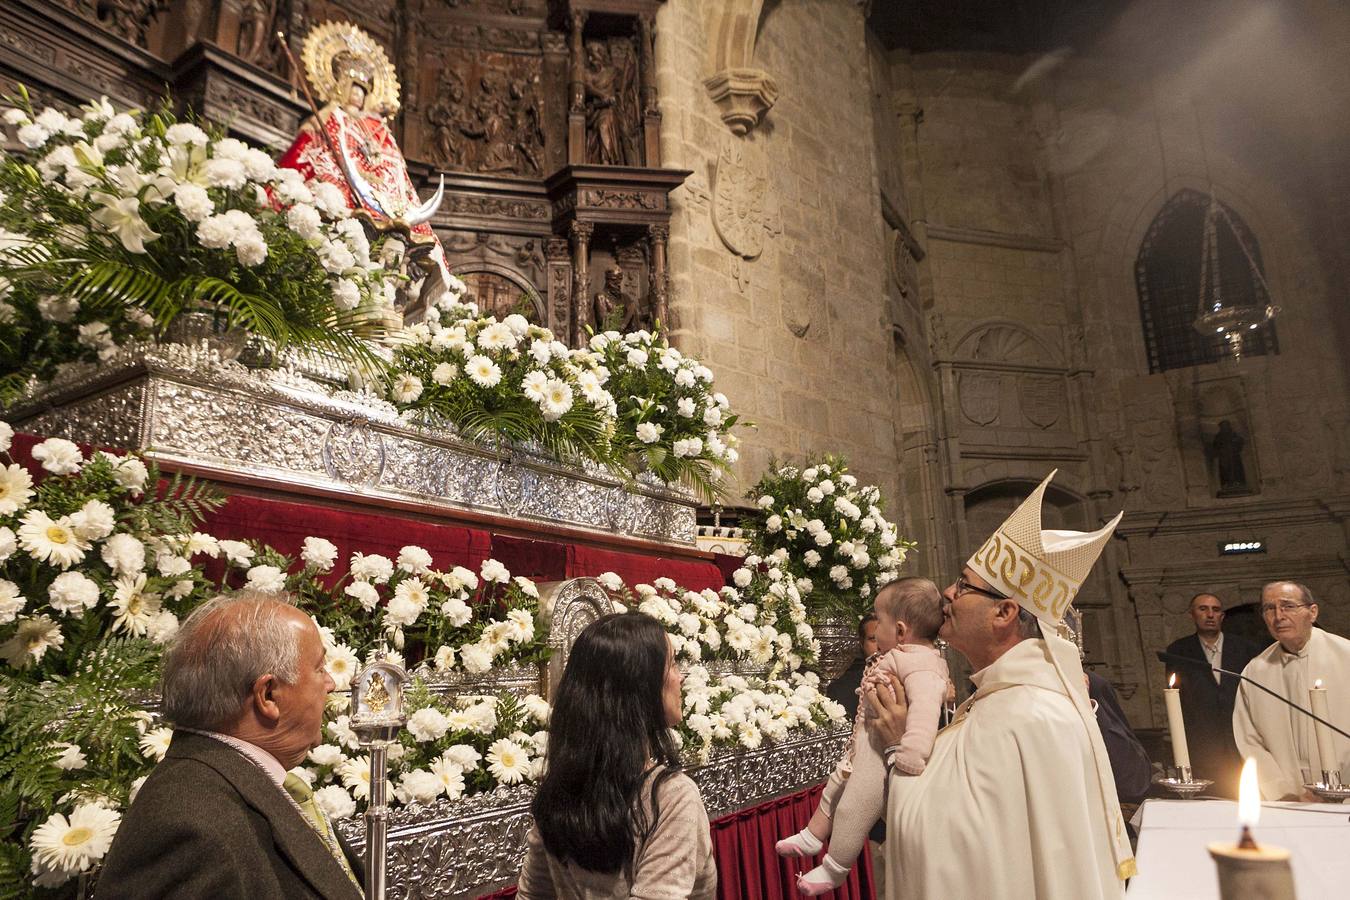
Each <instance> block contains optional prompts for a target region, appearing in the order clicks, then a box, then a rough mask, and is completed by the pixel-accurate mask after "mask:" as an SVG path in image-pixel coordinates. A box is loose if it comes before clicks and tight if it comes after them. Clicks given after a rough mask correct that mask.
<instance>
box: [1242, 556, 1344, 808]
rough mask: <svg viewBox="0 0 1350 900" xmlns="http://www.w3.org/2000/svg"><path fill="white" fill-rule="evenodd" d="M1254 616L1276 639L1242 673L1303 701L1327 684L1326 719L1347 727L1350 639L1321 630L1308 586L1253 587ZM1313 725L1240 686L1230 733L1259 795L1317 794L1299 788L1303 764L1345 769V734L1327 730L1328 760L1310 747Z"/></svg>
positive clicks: (1312, 770)
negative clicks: (1248, 761)
mask: <svg viewBox="0 0 1350 900" xmlns="http://www.w3.org/2000/svg"><path fill="white" fill-rule="evenodd" d="M1261 616H1262V618H1264V619H1265V622H1266V627H1267V628H1269V629H1270V636H1271V637H1273V638H1274V639H1275V641H1276V643H1274V644H1272V645H1271V646H1270V647H1269V648H1268V649H1267V650H1266V651H1265V652H1264V653H1262V654H1261V655H1260V656H1258V657H1256V658H1255V659H1253V660H1252V661H1251V662H1250V663H1248V664H1247V667H1246V668H1245V669H1243V670H1242V674H1243V675H1245V676H1246V677H1248V678H1250V679H1252V680H1253V681H1256V682H1259V683H1260V684H1262V685H1264V686H1266V687H1268V688H1270V689H1271V690H1272V691H1275V692H1276V693H1277V694H1280V695H1281V696H1283V697H1287V698H1289V699H1290V700H1292V701H1293V702H1294V703H1297V704H1298V705H1299V706H1302V707H1305V708H1307V707H1308V706H1309V705H1310V696H1309V693H1308V691H1309V689H1310V688H1312V687H1314V686H1315V685H1316V684H1317V682H1318V681H1321V683H1322V686H1323V687H1325V688H1326V689H1327V693H1326V698H1327V715H1326V716H1324V718H1326V719H1327V720H1328V721H1329V722H1331V723H1332V724H1334V725H1337V726H1338V727H1340V728H1341V729H1342V730H1345V731H1350V641H1348V640H1346V639H1345V638H1343V637H1338V636H1337V635H1334V634H1328V633H1327V632H1325V631H1323V630H1322V629H1321V628H1315V627H1314V625H1315V623H1316V622H1317V601H1316V599H1314V598H1313V595H1312V591H1310V590H1308V588H1307V587H1306V586H1304V585H1302V584H1299V583H1298V582H1294V581H1275V582H1271V583H1270V584H1268V585H1266V586H1265V587H1264V588H1262V590H1261ZM1316 727H1317V725H1316V723H1315V722H1314V721H1313V720H1312V719H1310V718H1308V716H1306V715H1304V714H1303V713H1301V712H1299V711H1298V710H1296V709H1292V708H1291V707H1289V706H1288V705H1287V704H1285V703H1281V702H1280V701H1279V700H1277V699H1275V698H1274V697H1272V696H1270V695H1269V694H1267V693H1265V692H1264V691H1262V690H1260V689H1258V688H1255V687H1252V686H1251V685H1249V684H1245V683H1244V684H1243V685H1242V686H1241V687H1240V688H1238V696H1237V704H1236V705H1235V706H1234V708H1233V739H1234V740H1235V741H1236V742H1237V748H1238V752H1239V753H1241V754H1242V755H1243V756H1244V757H1246V756H1254V757H1256V771H1257V774H1258V775H1259V776H1260V780H1261V797H1262V798H1263V799H1266V800H1307V801H1314V800H1316V799H1317V798H1316V797H1315V796H1313V794H1312V793H1311V792H1310V791H1308V790H1307V789H1306V788H1304V786H1303V785H1304V783H1305V782H1304V776H1303V771H1302V770H1304V769H1306V770H1308V774H1309V775H1310V776H1311V777H1312V778H1313V779H1314V780H1316V778H1317V777H1318V776H1319V775H1320V773H1321V770H1322V769H1331V768H1334V769H1337V770H1339V771H1340V772H1341V774H1342V778H1344V777H1345V776H1346V775H1350V739H1346V738H1343V737H1341V736H1339V735H1337V734H1336V733H1335V732H1332V731H1329V730H1328V732H1327V737H1328V738H1329V742H1330V745H1331V754H1332V756H1333V757H1334V759H1331V760H1323V759H1322V758H1321V754H1320V753H1319V752H1318V749H1317V735H1316V731H1315V730H1314V729H1315V728H1316Z"/></svg>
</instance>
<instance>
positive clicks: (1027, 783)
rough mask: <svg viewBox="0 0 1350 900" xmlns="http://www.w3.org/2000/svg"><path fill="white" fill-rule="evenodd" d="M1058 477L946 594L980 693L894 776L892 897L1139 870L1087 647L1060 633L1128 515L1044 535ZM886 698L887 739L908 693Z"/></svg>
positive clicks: (880, 725) (1026, 886) (1091, 889)
mask: <svg viewBox="0 0 1350 900" xmlns="http://www.w3.org/2000/svg"><path fill="white" fill-rule="evenodd" d="M1053 477H1054V473H1053V472H1052V473H1051V474H1050V477H1048V478H1046V479H1045V481H1043V482H1041V484H1040V486H1039V487H1038V488H1036V490H1034V491H1033V492H1032V494H1031V496H1030V497H1028V498H1027V499H1026V500H1025V501H1024V502H1023V503H1022V505H1021V506H1019V507H1018V508H1017V510H1016V511H1015V512H1014V513H1013V514H1012V516H1011V517H1009V519H1008V520H1007V521H1006V522H1004V523H1003V525H1002V526H1000V527H999V529H998V531H996V532H995V533H994V534H993V535H992V536H990V538H989V540H987V541H986V542H985V543H984V546H982V547H981V548H980V550H979V551H978V552H977V553H975V555H974V556H972V557H971V558H970V559H969V560H968V561H967V562H966V566H965V568H964V570H963V571H962V573H961V577H960V578H958V579H957V580H956V583H955V584H952V585H951V586H949V587H948V588H947V589H946V591H944V592H943V597H944V598H945V602H944V607H943V613H944V618H945V621H944V623H943V625H942V630H941V631H940V632H939V636H940V637H942V638H944V639H945V640H946V641H947V642H948V643H950V644H951V646H952V647H954V648H956V649H957V650H960V651H961V652H962V653H964V654H965V655H966V657H967V658H968V659H969V660H970V663H971V666H972V668H974V669H975V670H976V671H975V674H974V675H972V676H971V680H972V681H973V682H974V683H975V686H976V690H975V693H974V694H973V695H971V697H970V699H969V700H967V701H966V703H965V704H964V705H963V706H962V707H961V709H960V710H958V711H957V715H956V717H955V719H954V720H953V721H952V724H951V725H949V726H947V727H946V728H945V729H943V730H942V731H941V732H940V733H939V734H938V737H937V742H936V744H935V745H934V747H933V755H932V757H931V758H930V759H929V761H928V766H927V767H926V768H925V769H924V771H923V774H921V775H917V776H908V775H904V774H902V773H900V772H898V771H896V770H894V769H893V770H892V771H891V775H890V778H889V780H888V783H887V789H888V791H889V797H888V800H887V815H886V826H887V839H886V844H885V848H886V869H887V873H888V876H889V877H888V878H887V886H886V887H887V890H886V897H887V900H917V898H945V897H953V898H955V897H961V898H967V897H969V898H976V897H978V898H980V900H1026V898H1032V897H1034V898H1038V900H1103V898H1120V897H1122V896H1123V895H1124V890H1125V888H1124V879H1126V878H1128V877H1130V876H1131V875H1133V874H1134V871H1135V864H1134V857H1133V854H1132V852H1131V850H1130V843H1129V837H1128V836H1127V834H1126V832H1125V822H1124V820H1123V818H1122V817H1121V813H1120V803H1119V801H1118V800H1117V797H1116V787H1115V782H1114V779H1113V778H1112V775H1111V768H1110V762H1109V760H1108V757H1107V752H1106V746H1105V744H1104V743H1103V741H1102V735H1101V731H1100V729H1099V728H1098V725H1097V720H1096V717H1095V716H1094V714H1093V711H1092V707H1091V705H1090V703H1089V700H1088V694H1087V690H1086V688H1085V686H1084V678H1083V669H1082V665H1081V663H1080V662H1079V658H1078V648H1077V646H1075V644H1074V643H1073V642H1072V641H1069V640H1066V639H1064V638H1063V637H1059V636H1058V635H1056V633H1055V632H1056V629H1057V627H1058V626H1059V625H1060V623H1061V622H1062V620H1063V618H1064V614H1065V611H1066V610H1067V609H1068V607H1069V604H1070V602H1071V601H1072V600H1073V598H1074V595H1075V594H1077V592H1078V588H1079V587H1080V586H1081V585H1082V583H1083V580H1084V579H1085V578H1086V577H1087V574H1088V572H1089V571H1090V570H1091V568H1092V564H1093V563H1094V562H1096V560H1097V556H1098V555H1099V554H1100V553H1101V551H1102V548H1103V547H1104V546H1105V545H1106V542H1107V541H1108V540H1109V539H1110V537H1111V532H1112V531H1114V530H1115V527H1116V524H1117V523H1118V522H1119V521H1120V516H1117V517H1116V518H1115V519H1113V520H1112V521H1111V522H1109V523H1107V525H1106V526H1105V527H1103V528H1101V529H1100V530H1098V531H1095V532H1091V533H1081V532H1069V531H1042V530H1041V498H1042V496H1043V495H1044V493H1045V488H1046V486H1047V485H1048V484H1049V483H1050V478H1053ZM894 687H895V689H896V693H897V695H900V694H901V693H902V691H901V687H900V684H899V682H896V683H895V684H894ZM884 694H885V692H884V691H883V692H880V694H878V692H877V691H875V690H873V691H872V692H871V693H870V694H869V695H868V700H869V702H872V703H873V704H874V705H875V706H876V707H877V708H878V710H879V712H880V717H879V719H878V720H877V727H876V730H877V733H878V735H879V737H880V739H881V740H884V741H885V743H886V744H887V745H890V744H895V743H898V742H899V739H900V735H901V734H902V733H903V731H904V714H903V701H901V702H891V701H890V700H889V698H887V697H885V696H881V695H884Z"/></svg>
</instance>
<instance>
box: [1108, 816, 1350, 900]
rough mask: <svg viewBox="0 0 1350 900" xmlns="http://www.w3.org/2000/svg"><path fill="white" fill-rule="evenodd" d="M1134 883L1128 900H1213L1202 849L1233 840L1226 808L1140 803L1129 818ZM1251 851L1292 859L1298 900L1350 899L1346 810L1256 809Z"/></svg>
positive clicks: (1213, 878) (1210, 868)
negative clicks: (1267, 849) (1273, 850)
mask: <svg viewBox="0 0 1350 900" xmlns="http://www.w3.org/2000/svg"><path fill="white" fill-rule="evenodd" d="M1134 824H1135V826H1136V827H1137V828H1138V829H1139V846H1138V848H1137V850H1136V853H1135V859H1136V860H1137V861H1138V863H1139V875H1138V876H1137V877H1135V878H1133V879H1131V881H1130V886H1129V889H1128V890H1127V891H1126V894H1127V895H1128V897H1129V900H1182V898H1184V900H1219V876H1218V873H1217V872H1216V871H1215V868H1214V860H1213V859H1211V858H1210V855H1209V851H1208V850H1206V849H1205V848H1206V846H1207V845H1208V844H1209V843H1211V842H1213V841H1223V842H1226V843H1230V844H1231V843H1234V842H1235V841H1236V840H1237V838H1238V832H1239V830H1240V827H1239V825H1238V817H1237V804H1236V803H1235V802H1233V801H1231V800H1146V801H1144V805H1143V806H1141V807H1140V808H1139V812H1138V813H1137V814H1136V815H1135V818H1134ZM1252 832H1253V835H1254V836H1255V838H1256V842H1257V843H1258V844H1271V845H1273V846H1277V847H1283V848H1285V849H1286V850H1289V851H1290V853H1291V854H1292V856H1291V863H1292V865H1293V869H1294V891H1295V892H1296V893H1297V895H1298V900H1322V898H1337V900H1343V898H1345V897H1346V896H1347V895H1350V888H1347V885H1350V804H1332V803H1262V804H1261V822H1260V824H1259V825H1257V826H1256V828H1254V829H1252Z"/></svg>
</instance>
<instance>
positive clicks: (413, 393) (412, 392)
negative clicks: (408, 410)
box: [391, 372, 422, 403]
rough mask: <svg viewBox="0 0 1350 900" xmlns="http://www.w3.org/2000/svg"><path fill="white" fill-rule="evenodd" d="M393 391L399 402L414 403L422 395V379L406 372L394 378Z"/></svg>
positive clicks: (395, 398)
mask: <svg viewBox="0 0 1350 900" xmlns="http://www.w3.org/2000/svg"><path fill="white" fill-rule="evenodd" d="M391 393H392V394H393V397H394V400H395V401H397V402H398V403H412V402H413V401H414V400H416V399H417V398H418V397H420V396H422V379H420V378H418V377H417V376H416V375H409V374H408V373H407V372H404V373H403V374H401V375H399V376H398V377H397V378H395V379H394V386H393V387H392V388H391Z"/></svg>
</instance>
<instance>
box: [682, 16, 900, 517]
mask: <svg viewBox="0 0 1350 900" xmlns="http://www.w3.org/2000/svg"><path fill="white" fill-rule="evenodd" d="M728 5H733V4H724V3H722V2H721V0H705V2H693V0H672V2H670V3H668V4H667V5H666V7H665V8H664V9H663V10H662V12H661V15H660V18H659V21H658V37H657V58H658V65H659V72H658V84H659V89H660V95H661V108H662V114H663V120H662V156H663V159H664V161H665V164H666V165H667V166H668V167H672V168H679V169H690V170H692V171H693V174H692V175H690V176H689V178H688V179H687V180H686V182H685V185H684V186H683V187H681V188H680V189H679V190H677V191H676V192H674V194H672V206H673V209H674V215H673V218H672V222H671V235H670V267H671V273H672V285H671V288H672V294H671V296H672V300H671V316H672V319H673V320H674V323H673V324H674V333H673V338H674V341H675V343H676V344H677V345H678V346H680V347H681V348H682V349H684V350H685V351H687V352H690V353H695V354H698V355H701V356H703V357H704V358H705V359H708V360H709V361H710V365H712V366H713V368H714V370H715V371H716V372H717V373H718V385H719V387H720V388H721V389H722V390H723V391H724V392H725V393H726V394H727V395H728V396H729V397H731V398H732V400H733V402H734V404H735V406H736V407H737V408H738V409H740V410H742V411H743V412H744V413H745V415H746V417H747V418H749V419H751V420H753V421H754V422H756V423H757V425H758V429H757V430H755V431H751V432H747V433H745V446H744V450H743V454H742V462H741V464H740V467H739V469H738V474H739V476H740V481H743V482H744V483H745V484H747V485H748V484H749V483H751V482H753V481H754V479H756V478H758V476H759V474H760V473H761V472H762V471H763V470H764V468H765V467H766V466H767V464H768V461H769V458H770V457H771V456H773V455H777V456H779V457H793V458H800V457H802V456H803V455H805V454H809V453H822V452H826V451H831V452H838V453H843V454H845V455H846V456H848V458H849V459H850V460H851V462H852V464H853V468H854V470H855V472H856V474H857V475H858V476H859V477H860V478H863V479H867V480H872V481H875V482H876V483H878V484H880V485H881V486H882V488H883V490H885V491H886V492H887V494H888V496H894V495H895V492H896V490H897V484H898V478H897V471H898V467H897V465H896V447H895V433H894V428H893V425H892V421H891V420H892V414H891V413H892V408H893V406H894V397H895V389H894V385H893V377H892V375H891V373H890V370H889V365H890V362H889V361H890V356H891V343H892V340H891V335H890V331H889V329H888V327H887V321H886V315H885V313H886V309H885V287H884V282H885V278H886V262H885V256H884V253H883V228H884V226H883V221H882V218H881V213H880V199H879V194H878V188H877V178H878V175H877V168H876V156H875V153H874V150H873V148H874V134H873V111H872V101H873V97H872V96H871V92H870V90H869V85H870V79H869V73H868V58H867V55H866V53H865V52H864V47H865V28H864V21H863V14H862V10H861V9H860V8H859V7H858V5H857V4H856V3H853V2H849V0H782V2H780V3H777V4H764V5H765V6H767V7H768V8H767V9H764V10H762V11H761V15H760V16H758V17H756V18H755V19H754V20H752V21H751V22H750V27H752V28H755V27H757V40H756V43H755V56H754V63H755V65H756V66H758V67H760V68H762V69H764V70H767V71H769V72H771V73H772V75H773V78H774V80H775V81H776V82H777V85H778V89H779V96H780V99H779V100H778V102H777V104H776V105H775V106H774V107H773V109H772V110H771V111H770V112H769V114H768V117H767V119H766V121H765V122H764V123H763V124H761V125H760V126H759V127H757V128H755V129H754V130H753V131H751V132H750V133H749V134H748V135H747V136H745V137H737V136H734V135H733V134H732V133H731V131H730V130H729V129H728V128H727V126H726V125H725V124H723V122H722V120H721V117H720V114H719V110H718V107H717V106H716V105H715V104H714V103H713V102H712V100H710V99H709V96H708V92H707V91H706V90H705V88H704V86H703V79H704V78H705V77H706V76H707V75H708V74H710V73H709V71H708V65H709V64H708V62H707V47H708V42H709V40H710V38H709V28H710V22H711V21H712V20H713V18H714V17H715V15H716V14H719V13H721V12H722V10H723V8H724V7H725V6H728ZM744 5H746V6H754V7H755V8H756V9H759V6H760V5H759V4H744ZM736 493H737V494H739V493H741V489H740V488H739V487H738V488H737V489H736Z"/></svg>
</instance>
